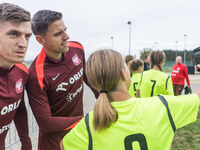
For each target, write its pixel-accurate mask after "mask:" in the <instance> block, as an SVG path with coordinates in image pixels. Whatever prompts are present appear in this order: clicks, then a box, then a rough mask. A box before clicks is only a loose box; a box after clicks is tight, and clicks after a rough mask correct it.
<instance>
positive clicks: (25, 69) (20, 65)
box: [15, 63, 29, 74]
mask: <svg viewBox="0 0 200 150" xmlns="http://www.w3.org/2000/svg"><path fill="white" fill-rule="evenodd" d="M15 66H17V67H18V68H20V69H21V70H23V71H24V72H26V73H27V74H29V72H28V69H27V68H26V66H25V65H24V64H22V63H20V64H17V63H16V64H15Z"/></svg>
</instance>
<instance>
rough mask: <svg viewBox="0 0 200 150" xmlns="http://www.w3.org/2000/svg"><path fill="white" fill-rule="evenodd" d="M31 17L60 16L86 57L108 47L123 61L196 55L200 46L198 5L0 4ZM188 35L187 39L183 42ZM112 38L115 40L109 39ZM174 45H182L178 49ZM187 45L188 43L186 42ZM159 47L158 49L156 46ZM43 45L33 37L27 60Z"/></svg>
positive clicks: (160, 0) (142, 1) (178, 1)
mask: <svg viewBox="0 0 200 150" xmlns="http://www.w3.org/2000/svg"><path fill="white" fill-rule="evenodd" d="M0 2H8V3H14V4H17V5H19V6H21V7H23V8H25V9H26V10H28V11H30V12H31V15H32V16H33V14H34V13H36V12H37V11H38V10H41V9H50V10H55V11H60V12H62V14H63V20H64V22H65V25H66V26H67V28H68V29H67V33H68V34H69V36H70V40H73V41H78V42H80V43H81V44H82V45H83V47H84V48H85V52H86V55H87V56H88V55H89V54H91V53H92V52H93V51H95V50H97V49H99V48H102V47H110V48H112V42H113V49H115V50H117V51H120V52H121V53H122V54H123V56H125V55H127V54H128V52H129V31H130V30H129V29H130V25H128V24H127V22H128V21H131V54H132V55H137V57H139V50H142V49H143V48H153V49H160V50H163V49H176V48H177V49H178V50H183V49H184V47H185V43H186V49H190V50H191V49H194V48H196V47H198V46H200V0H1V1H0ZM184 34H186V38H185V36H184ZM111 37H113V40H112V39H111ZM176 41H178V42H177V43H176ZM185 41H186V42H185ZM156 43H157V44H156ZM40 50H41V45H39V44H38V43H37V41H36V40H35V37H34V36H32V37H31V40H30V44H29V48H28V51H27V55H26V60H33V59H34V58H35V57H36V56H37V54H38V53H39V52H40Z"/></svg>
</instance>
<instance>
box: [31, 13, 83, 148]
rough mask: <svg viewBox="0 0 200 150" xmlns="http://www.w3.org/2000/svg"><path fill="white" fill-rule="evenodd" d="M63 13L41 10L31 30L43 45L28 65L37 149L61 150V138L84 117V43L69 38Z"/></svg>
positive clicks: (34, 18)
mask: <svg viewBox="0 0 200 150" xmlns="http://www.w3.org/2000/svg"><path fill="white" fill-rule="evenodd" d="M66 30H67V27H66V26H65V24H64V22H63V19H62V14H61V13H60V12H55V11H51V10H40V11H38V12H37V13H36V14H35V15H34V16H33V18H32V31H33V33H34V34H35V36H36V40H37V41H38V42H39V43H40V44H41V45H42V46H43V48H42V50H41V52H40V54H39V55H38V56H37V57H36V59H35V60H34V61H33V63H32V65H31V66H30V68H29V72H30V77H29V80H28V84H27V92H28V97H29V102H30V106H31V108H32V111H33V114H34V116H35V118H36V121H37V123H38V125H39V141H38V149H40V150H60V141H61V140H62V138H63V136H64V135H65V134H66V133H68V132H69V130H70V129H71V128H72V127H73V125H74V123H76V122H77V121H79V120H80V119H81V118H82V117H83V80H84V81H85V82H86V84H87V80H86V78H85V73H84V67H85V56H84V49H83V46H82V45H81V44H80V43H78V42H72V41H71V42H68V40H69V36H68V34H67V33H66Z"/></svg>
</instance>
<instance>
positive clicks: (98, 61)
mask: <svg viewBox="0 0 200 150" xmlns="http://www.w3.org/2000/svg"><path fill="white" fill-rule="evenodd" d="M124 67H125V62H124V60H123V58H122V56H121V54H120V53H118V52H116V51H113V50H110V49H103V50H98V51H96V52H94V53H93V54H92V55H90V57H89V58H88V60H87V63H86V76H87V79H88V81H89V83H90V85H91V86H92V87H93V88H95V89H96V90H99V91H100V90H101V93H100V95H99V97H98V99H97V101H96V104H95V107H94V117H93V126H94V129H95V130H102V129H105V128H107V127H109V126H110V125H111V124H112V123H113V122H115V121H116V120H117V118H118V114H117V111H116V110H115V108H114V107H112V106H111V105H110V102H111V100H112V97H111V96H110V93H111V92H113V91H115V88H116V86H117V85H118V82H119V81H120V79H121V71H122V69H123V68H124ZM102 92H103V93H102Z"/></svg>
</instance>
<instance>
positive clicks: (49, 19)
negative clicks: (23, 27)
mask: <svg viewBox="0 0 200 150" xmlns="http://www.w3.org/2000/svg"><path fill="white" fill-rule="evenodd" d="M60 19H62V13H60V12H56V11H52V10H40V11H38V12H37V13H36V14H35V15H34V16H33V18H32V20H31V29H32V31H33V34H34V35H44V34H46V32H47V31H48V27H49V25H50V24H52V23H53V22H55V21H57V20H60Z"/></svg>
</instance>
